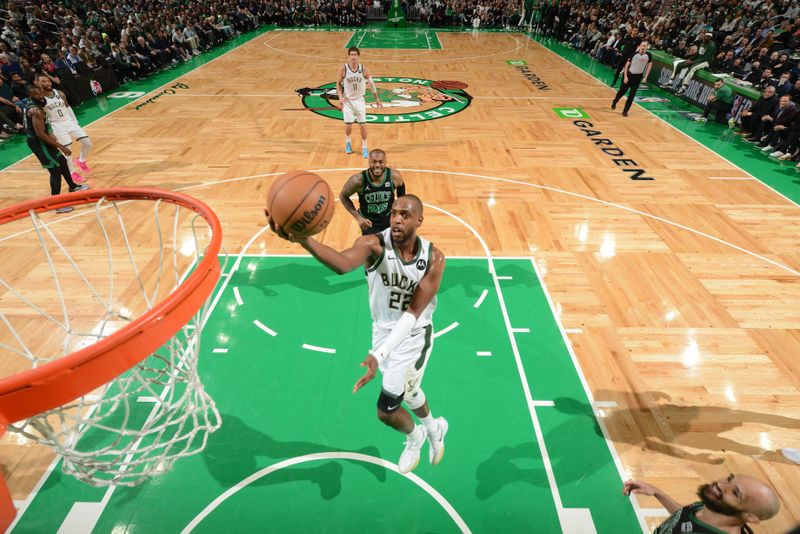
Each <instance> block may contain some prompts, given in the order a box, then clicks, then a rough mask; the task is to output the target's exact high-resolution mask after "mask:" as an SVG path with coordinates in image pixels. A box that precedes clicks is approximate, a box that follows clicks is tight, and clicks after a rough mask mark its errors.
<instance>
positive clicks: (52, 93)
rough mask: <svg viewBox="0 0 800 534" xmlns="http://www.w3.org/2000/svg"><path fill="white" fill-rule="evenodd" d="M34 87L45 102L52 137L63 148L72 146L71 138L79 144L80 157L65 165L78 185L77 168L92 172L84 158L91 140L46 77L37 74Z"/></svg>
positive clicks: (89, 149)
mask: <svg viewBox="0 0 800 534" xmlns="http://www.w3.org/2000/svg"><path fill="white" fill-rule="evenodd" d="M36 85H37V86H39V87H40V88H41V89H42V93H43V94H44V98H45V101H46V102H47V103H46V104H45V106H44V112H45V115H47V122H48V123H49V124H50V127H51V128H52V130H53V136H54V137H55V138H56V140H57V141H58V142H59V143H60V144H62V145H64V146H65V147H69V146H70V145H72V138H73V137H74V138H75V140H76V141H80V142H81V153H80V155H79V156H78V158H77V159H76V160H74V161H73V160H72V158H67V163H68V164H69V170H70V173H71V175H72V179H73V180H74V181H75V182H78V183H80V182H83V181H84V177H83V176H81V174H80V173H79V172H78V168H79V169H80V170H82V171H83V172H86V173H89V172H92V170H91V169H90V168H89V166H88V165H87V164H86V157H87V156H88V155H89V152H90V151H91V150H92V140H91V139H89V136H88V135H87V133H86V132H84V131H83V128H81V126H80V124H78V119H77V118H76V117H75V113H74V112H73V111H72V108H71V107H70V105H69V103H68V102H67V98H66V96H64V93H63V92H61V91H59V90H58V89H53V82H52V81H51V80H50V78H49V77H48V76H47V75H45V74H39V75H38V76H36ZM76 167H77V168H76Z"/></svg>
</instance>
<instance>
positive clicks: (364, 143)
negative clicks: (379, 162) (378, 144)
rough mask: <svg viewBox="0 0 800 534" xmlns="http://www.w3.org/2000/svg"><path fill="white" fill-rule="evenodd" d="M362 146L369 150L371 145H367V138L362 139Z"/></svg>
mask: <svg viewBox="0 0 800 534" xmlns="http://www.w3.org/2000/svg"><path fill="white" fill-rule="evenodd" d="M361 148H362V149H367V150H369V147H368V146H367V140H366V139H362V140H361Z"/></svg>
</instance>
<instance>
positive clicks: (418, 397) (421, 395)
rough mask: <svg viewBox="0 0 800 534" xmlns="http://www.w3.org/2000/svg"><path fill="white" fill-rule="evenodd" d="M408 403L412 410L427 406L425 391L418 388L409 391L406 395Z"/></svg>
mask: <svg viewBox="0 0 800 534" xmlns="http://www.w3.org/2000/svg"><path fill="white" fill-rule="evenodd" d="M405 401H406V405H407V406H408V407H409V408H411V409H412V410H418V409H420V408H422V407H423V406H425V401H426V398H425V392H424V391H422V389H420V388H417V389H415V390H414V391H413V392H409V393H408V394H406V396H405Z"/></svg>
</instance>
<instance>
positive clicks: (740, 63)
mask: <svg viewBox="0 0 800 534" xmlns="http://www.w3.org/2000/svg"><path fill="white" fill-rule="evenodd" d="M743 72H744V60H742V58H740V57H737V58H734V60H733V65H731V68H730V70H728V71H726V73H727V74H730V75H731V76H733V77H734V78H741V77H742V73H743Z"/></svg>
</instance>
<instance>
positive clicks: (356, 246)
mask: <svg viewBox="0 0 800 534" xmlns="http://www.w3.org/2000/svg"><path fill="white" fill-rule="evenodd" d="M296 241H297V242H298V243H300V245H301V246H302V247H303V248H304V249H306V250H307V251H309V252H310V253H311V255H312V256H314V257H315V258H316V259H317V261H319V262H320V263H321V264H323V265H324V266H326V267H327V268H328V269H330V270H332V271H333V272H335V273H336V274H344V273H349V272H350V271H354V270H356V269H358V268H359V267H363V266H364V264H365V263H367V260H370V259H372V260H373V261H374V260H375V259H377V258H378V257H379V256H380V254H381V244H380V241H378V238H377V237H376V236H374V235H365V236H361V237H359V238H358V239H357V240H356V242H355V243H353V246H352V247H350V248H348V249H345V250H343V251H341V252H339V251H337V250H336V249H333V248H331V247H329V246H328V245H323V244H322V243H320V242H319V241H317V240H316V239H314V238H311V237H309V238H307V239H298V240H296Z"/></svg>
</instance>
